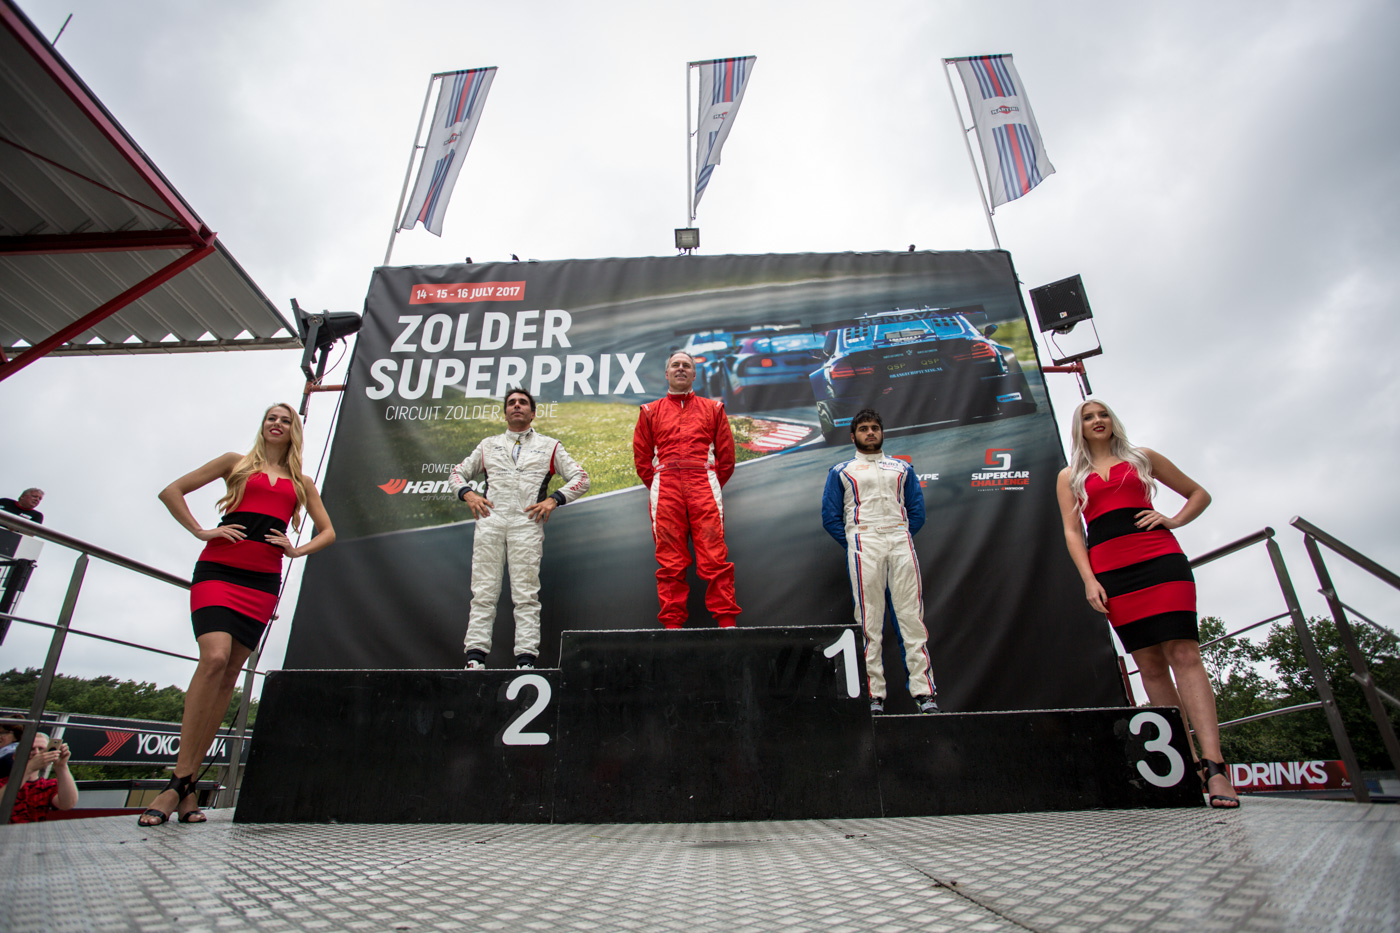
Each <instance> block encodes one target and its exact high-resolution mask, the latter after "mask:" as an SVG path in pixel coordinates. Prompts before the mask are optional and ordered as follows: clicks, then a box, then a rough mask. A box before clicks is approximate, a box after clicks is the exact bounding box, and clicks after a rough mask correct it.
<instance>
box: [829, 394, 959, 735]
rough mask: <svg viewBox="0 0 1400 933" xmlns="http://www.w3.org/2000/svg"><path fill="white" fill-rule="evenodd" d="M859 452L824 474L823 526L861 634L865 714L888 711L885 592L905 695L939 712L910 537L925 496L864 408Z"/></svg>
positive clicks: (920, 519) (858, 420)
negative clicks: (887, 450) (845, 575)
mask: <svg viewBox="0 0 1400 933" xmlns="http://www.w3.org/2000/svg"><path fill="white" fill-rule="evenodd" d="M851 440H852V441H853V442H854V443H855V446H856V455H855V457H853V458H852V459H850V460H847V461H845V462H843V463H838V464H836V466H834V467H832V468H831V471H830V472H829V473H827V476H826V490H825V492H824V493H823V495H822V526H823V527H824V528H826V530H827V532H828V533H829V534H830V535H831V536H832V537H833V538H835V539H836V543H837V544H840V545H841V546H842V547H843V548H845V549H846V567H847V570H848V571H849V572H850V575H851V595H852V597H853V598H854V600H855V615H856V621H857V622H859V623H860V626H861V630H862V631H863V632H864V633H865V672H866V676H867V678H868V679H869V682H870V711H871V712H872V713H883V712H884V711H885V668H884V663H883V658H882V650H883V639H882V635H883V633H884V627H885V593H886V590H887V589H888V592H889V595H890V601H891V602H892V603H893V607H894V616H895V624H896V625H897V626H898V627H899V637H900V640H901V641H902V643H903V645H904V663H905V667H907V668H908V671H909V694H910V695H911V696H912V697H913V698H914V702H915V704H917V706H918V707H919V712H921V713H936V712H938V703H937V702H936V701H935V699H934V693H935V688H934V685H933V672H932V670H931V669H930V667H929V657H928V649H927V647H926V646H925V645H926V642H927V641H928V632H927V631H926V630H925V629H924V598H923V583H922V581H921V579H920V575H919V558H918V556H917V555H916V554H915V553H914V534H915V532H917V531H918V530H919V529H920V528H922V527H923V524H924V494H923V491H922V490H921V489H920V488H919V479H918V477H917V476H915V475H914V470H913V468H912V467H911V466H910V465H909V464H908V463H906V462H904V461H903V460H896V459H894V458H893V457H887V456H885V454H884V450H883V444H884V425H883V423H882V422H881V420H880V415H879V413H878V412H875V411H873V410H872V409H869V408H867V409H864V410H862V411H860V412H858V413H857V414H856V416H855V417H854V418H853V419H851Z"/></svg>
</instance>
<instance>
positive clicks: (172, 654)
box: [0, 612, 267, 715]
mask: <svg viewBox="0 0 1400 933" xmlns="http://www.w3.org/2000/svg"><path fill="white" fill-rule="evenodd" d="M0 619H8V620H10V621H11V622H23V623H24V624H25V625H36V626H38V627H39V628H51V629H56V628H58V626H57V625H55V624H54V623H52V622H40V621H39V620H38V619H25V618H23V617H21V616H16V615H11V614H10V613H8V612H0ZM68 634H69V635H82V636H83V637H84V638H95V639H97V640H98V641H106V642H111V643H112V644H114V645H122V646H124V647H127V648H136V649H137V650H140V651H149V652H151V653H152V654H163V655H165V656H166V657H168V658H179V659H180V660H181V661H198V660H199V658H197V657H195V656H194V655H192V654H180V653H179V652H178V651H166V650H165V649H164V648H152V647H151V646H150V645H138V644H137V643H136V642H134V641H123V640H122V639H120V638H113V637H111V636H110V635H99V634H97V633H96V632H85V631H83V630H82V629H77V628H70V629H69V630H68ZM253 673H254V674H257V675H258V676H259V677H266V676H267V671H253ZM83 715H87V714H86V713H84V714H83Z"/></svg>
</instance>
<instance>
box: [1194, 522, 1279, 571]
mask: <svg viewBox="0 0 1400 933" xmlns="http://www.w3.org/2000/svg"><path fill="white" fill-rule="evenodd" d="M1273 536H1274V530H1273V529H1272V528H1269V527H1268V526H1265V527H1264V528H1262V529H1260V530H1259V531H1256V532H1255V533H1254V534H1252V535H1245V536H1244V537H1243V538H1240V539H1239V540H1238V541H1232V542H1230V543H1229V544H1226V545H1224V546H1222V547H1218V548H1216V549H1215V550H1213V551H1207V552H1206V553H1204V554H1202V555H1201V556H1200V557H1195V558H1192V559H1191V566H1192V568H1196V567H1199V566H1201V565H1202V564H1208V563H1210V562H1211V561H1213V560H1219V559H1220V558H1222V557H1224V556H1226V555H1227V554H1233V553H1235V552H1236V551H1243V550H1244V549H1245V548H1247V547H1249V546H1250V545H1253V544H1258V543H1259V542H1260V541H1267V540H1268V539H1269V538H1272V537H1273Z"/></svg>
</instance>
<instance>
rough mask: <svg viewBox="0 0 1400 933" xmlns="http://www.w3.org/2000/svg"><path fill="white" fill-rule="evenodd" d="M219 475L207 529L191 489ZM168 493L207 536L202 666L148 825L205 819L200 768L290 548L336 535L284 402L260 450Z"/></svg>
mask: <svg viewBox="0 0 1400 933" xmlns="http://www.w3.org/2000/svg"><path fill="white" fill-rule="evenodd" d="M216 479H221V480H223V481H224V483H225V487H226V490H227V491H226V492H225V494H224V497H223V498H222V499H220V500H219V503H218V508H219V510H220V511H221V512H223V513H224V515H223V519H222V521H220V522H219V524H218V525H217V526H216V527H214V528H204V527H202V526H201V525H200V524H199V522H198V521H196V520H195V517H194V515H193V514H192V513H191V512H190V509H189V506H188V505H187V504H186V503H185V496H187V495H189V494H190V493H192V492H194V491H195V490H196V489H200V488H201V487H204V486H207V485H208V484H209V483H212V482H213V481H214V480H216ZM160 501H162V502H164V503H165V507H166V508H168V509H169V510H170V514H171V515H173V516H175V520H176V521H177V522H179V523H180V524H181V525H183V526H185V528H186V529H188V530H189V532H190V534H192V535H194V536H195V537H196V538H198V539H199V540H201V541H206V542H208V543H207V544H206V545H205V547H204V552H203V553H202V554H200V555H199V562H198V563H196V564H195V570H194V577H193V579H192V583H191V586H190V615H191V618H192V620H193V622H194V634H195V640H196V641H197V642H198V643H199V665H198V666H197V667H196V668H195V672H194V678H193V679H192V680H190V689H189V691H188V692H187V693H186V694H185V713H184V716H183V717H182V718H181V721H180V754H179V757H178V758H177V759H176V762H175V776H174V777H172V778H171V779H170V784H169V785H168V786H167V787H166V788H165V790H163V791H162V792H161V793H160V795H159V796H158V797H156V799H155V800H153V801H152V802H151V808H150V809H149V810H147V811H146V812H145V813H143V814H142V815H141V817H140V819H139V821H138V822H139V823H140V824H141V825H142V826H158V825H160V824H161V823H164V822H165V821H166V820H168V819H169V818H170V815H171V814H172V813H178V814H179V818H180V822H181V823H202V822H204V819H205V818H204V814H203V813H202V812H200V810H199V807H198V805H197V803H196V801H195V799H194V782H195V773H196V772H197V771H198V770H199V766H200V764H201V763H202V762H203V760H204V752H205V750H206V749H208V748H209V746H210V744H211V743H212V742H213V741H214V736H215V735H216V734H217V733H218V731H219V723H221V722H222V721H223V718H224V714H225V713H226V712H227V710H228V704H229V699H230V698H231V697H232V696H233V688H234V686H235V685H236V684H237V682H238V675H239V673H240V671H241V670H242V668H243V664H244V663H245V662H246V661H247V660H248V655H249V654H251V653H252V652H253V649H255V648H256V647H257V645H258V642H259V640H261V638H262V634H263V630H264V629H265V628H267V623H268V622H269V621H270V620H271V618H272V614H273V611H274V610H275V609H276V607H277V594H278V590H279V588H280V586H281V582H282V557H283V556H284V555H285V556H287V557H303V556H305V555H307V554H314V553H315V552H316V551H319V550H321V549H322V548H324V547H326V546H327V545H329V544H331V543H332V542H333V541H335V530H334V529H332V528H331V520H330V517H329V516H328V515H326V510H325V507H324V506H322V505H321V496H320V494H319V493H317V492H316V486H315V484H313V483H312V482H311V478H310V477H309V476H306V475H304V474H303V473H302V472H301V420H300V419H299V418H298V417H297V414H296V411H295V410H294V409H293V408H292V407H291V406H290V405H286V404H282V405H273V406H272V407H271V408H269V409H268V410H267V411H266V412H265V413H264V414H263V420H262V426H261V428H259V430H258V437H257V440H256V441H255V442H254V443H253V449H252V450H250V451H249V452H248V453H246V454H236V453H227V454H224V455H223V456H221V457H216V458H215V459H213V460H210V461H209V462H208V463H206V464H205V465H204V466H202V467H200V468H199V469H197V470H195V471H194V472H193V473H187V474H185V475H184V476H182V477H180V478H179V479H177V480H176V481H175V482H173V483H171V484H170V485H169V486H167V487H165V489H163V490H161V493H160ZM303 510H305V512H306V514H307V515H309V516H310V517H311V521H312V522H313V523H314V525H315V527H316V534H315V536H314V537H313V538H312V539H311V540H310V541H308V542H306V543H305V544H303V545H301V546H300V547H297V546H295V545H293V544H292V541H291V539H290V538H288V537H287V526H288V524H289V523H290V525H291V526H292V528H300V527H301V517H302V511H303Z"/></svg>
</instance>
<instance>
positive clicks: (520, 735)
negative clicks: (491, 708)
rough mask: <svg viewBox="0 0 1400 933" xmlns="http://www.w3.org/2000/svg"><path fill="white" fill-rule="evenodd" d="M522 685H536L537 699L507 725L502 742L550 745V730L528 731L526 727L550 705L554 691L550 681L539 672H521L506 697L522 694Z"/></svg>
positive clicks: (510, 698)
mask: <svg viewBox="0 0 1400 933" xmlns="http://www.w3.org/2000/svg"><path fill="white" fill-rule="evenodd" d="M522 687H534V688H535V700H534V702H533V703H531V704H530V705H529V706H527V707H525V708H524V709H522V710H521V711H520V712H519V713H517V714H516V716H515V718H514V719H512V720H511V721H510V723H509V724H508V725H507V726H506V728H505V731H504V732H502V733H501V744H502V745H548V744H549V733H548V732H526V731H524V729H525V727H526V726H528V725H529V724H530V723H532V722H534V721H535V719H536V718H538V717H539V715H540V714H541V713H543V712H544V711H545V707H547V706H549V699H550V697H551V696H552V695H553V693H554V691H553V690H551V689H550V687H549V681H547V680H545V679H544V678H543V677H541V676H540V675H539V674H521V675H520V676H519V677H517V678H515V679H514V680H512V681H511V682H510V685H509V686H507V687H506V699H507V700H513V699H515V698H516V697H517V696H519V695H520V690H521V688H522Z"/></svg>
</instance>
